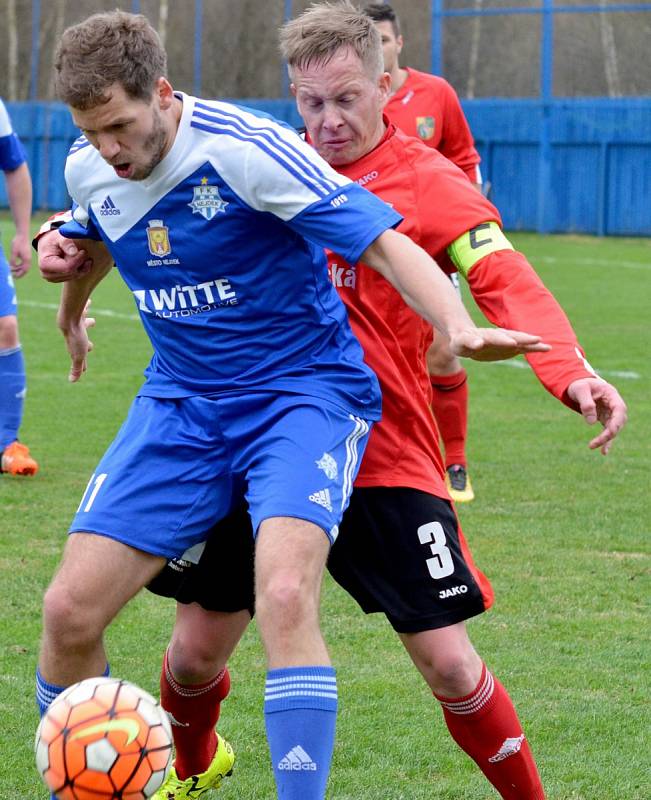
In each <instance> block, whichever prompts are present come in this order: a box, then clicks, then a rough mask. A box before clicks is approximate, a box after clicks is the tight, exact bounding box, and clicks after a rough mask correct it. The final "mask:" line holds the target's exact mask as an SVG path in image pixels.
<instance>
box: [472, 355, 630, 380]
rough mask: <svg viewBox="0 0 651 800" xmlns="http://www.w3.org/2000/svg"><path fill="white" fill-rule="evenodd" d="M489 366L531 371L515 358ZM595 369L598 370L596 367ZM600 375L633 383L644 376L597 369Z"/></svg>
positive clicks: (494, 362) (622, 370) (625, 370)
mask: <svg viewBox="0 0 651 800" xmlns="http://www.w3.org/2000/svg"><path fill="white" fill-rule="evenodd" d="M485 363H488V364H494V365H495V366H497V367H514V368H515V369H530V367H529V364H528V363H527V362H526V361H516V360H515V359H513V358H510V359H508V361H488V362H485ZM595 369H597V368H596V367H595ZM597 372H598V373H599V375H612V377H613V378H628V379H629V380H632V381H637V380H639V379H640V378H641V377H642V376H641V375H640V373H639V372H633V370H627V369H597Z"/></svg>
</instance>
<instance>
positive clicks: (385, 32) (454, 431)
mask: <svg viewBox="0 0 651 800" xmlns="http://www.w3.org/2000/svg"><path fill="white" fill-rule="evenodd" d="M364 13H366V14H368V15H369V16H370V17H371V19H372V20H373V21H374V22H375V24H376V26H377V29H378V31H379V32H380V35H381V37H382V50H383V54H384V68H385V69H386V71H387V72H388V73H389V75H391V94H390V96H389V99H388V101H387V104H386V106H385V107H384V110H385V112H386V114H387V115H388V117H389V119H390V120H391V121H392V122H394V123H395V124H396V125H397V126H398V127H399V128H400V129H401V130H402V131H404V132H405V133H407V134H409V135H410V136H418V137H419V138H420V139H421V140H422V141H423V142H424V143H425V144H426V145H428V146H429V147H433V148H434V149H436V150H438V151H439V152H440V153H443V155H444V156H445V157H446V158H449V159H450V161H452V162H453V163H454V164H456V165H457V166H458V167H459V169H461V170H462V171H463V172H465V174H466V175H467V176H468V179H469V180H470V182H471V183H473V184H475V186H476V187H477V188H478V189H481V174H480V171H479V161H480V158H479V153H478V152H477V150H476V149H475V143H474V140H473V137H472V133H471V132H470V127H469V125H468V122H467V120H466V118H465V116H464V113H463V110H462V108H461V103H460V102H459V98H458V97H457V94H456V92H455V91H454V89H453V88H452V86H450V84H449V83H448V82H447V81H446V80H444V79H443V78H440V77H439V76H437V75H429V74H428V73H426V72H419V71H418V70H415V69H410V68H404V67H401V66H400V63H399V56H400V52H401V51H402V47H403V37H402V35H401V32H400V20H399V19H398V17H397V15H396V13H395V11H394V10H393V8H392V7H391V6H390V5H389V4H388V3H370V4H369V5H367V6H366V7H365V8H364ZM450 277H451V279H452V281H453V282H454V283H455V285H456V286H457V287H458V279H457V275H456V273H455V272H453V273H452V274H451V276H450ZM427 362H428V368H429V373H430V381H431V385H432V410H433V411H434V414H435V415H436V421H437V422H438V426H439V430H440V433H441V440H442V442H443V449H444V452H445V467H446V482H447V485H448V489H449V491H450V494H451V495H452V497H453V498H454V500H456V501H457V502H469V501H470V500H472V499H473V498H474V492H473V488H472V484H471V482H470V477H469V476H468V465H467V456H466V434H467V427H468V376H467V373H466V370H465V369H464V368H463V366H462V364H461V362H460V361H459V359H458V358H456V356H455V355H454V354H453V353H452V352H451V351H450V348H449V347H448V346H447V343H446V341H445V339H444V338H442V337H437V336H435V337H434V341H433V343H432V346H431V347H430V349H429V350H428V353H427Z"/></svg>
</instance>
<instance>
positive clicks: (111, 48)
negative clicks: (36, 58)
mask: <svg viewBox="0 0 651 800" xmlns="http://www.w3.org/2000/svg"><path fill="white" fill-rule="evenodd" d="M54 70H55V87H56V92H57V95H58V96H59V97H60V98H61V100H63V102H64V103H67V104H68V105H70V106H72V107H73V108H78V109H80V110H83V111H85V110H87V109H89V108H95V106H98V105H101V104H102V103H105V102H107V101H108V99H109V98H108V95H107V89H108V88H109V87H110V86H112V85H113V84H116V83H118V84H120V85H121V86H122V88H123V89H124V91H125V92H126V94H127V95H128V96H129V97H131V98H133V99H136V100H149V99H150V98H151V96H152V94H153V92H154V88H155V85H156V81H157V80H158V79H159V78H161V77H163V76H165V74H166V72H167V55H166V53H165V50H164V48H163V45H162V44H161V40H160V38H159V36H158V34H157V33H156V31H155V30H154V29H153V28H152V26H151V25H150V24H149V22H148V20H147V18H146V17H144V16H142V15H141V14H129V13H127V12H125V11H118V10H116V11H108V12H106V13H102V14H93V16H91V17H88V19H85V20H84V21H83V22H80V23H79V24H78V25H72V26H71V27H70V28H67V29H66V30H65V31H64V32H63V35H62V36H61V40H60V41H59V44H58V46H57V50H56V54H55V56H54Z"/></svg>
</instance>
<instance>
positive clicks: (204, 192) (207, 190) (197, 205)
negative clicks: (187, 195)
mask: <svg viewBox="0 0 651 800" xmlns="http://www.w3.org/2000/svg"><path fill="white" fill-rule="evenodd" d="M188 205H189V206H190V208H191V209H192V213H193V214H201V216H202V217H203V218H204V219H207V220H208V222H210V220H211V219H212V218H213V217H214V216H215V215H216V214H225V213H226V206H227V205H228V203H227V202H226V200H222V197H221V195H220V194H219V189H218V188H217V187H216V186H210V185H209V183H208V178H202V179H201V185H200V186H195V187H194V195H193V197H192V202H191V203H188Z"/></svg>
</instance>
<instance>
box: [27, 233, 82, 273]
mask: <svg viewBox="0 0 651 800" xmlns="http://www.w3.org/2000/svg"><path fill="white" fill-rule="evenodd" d="M37 247H38V266H39V269H40V270H41V275H42V276H43V277H44V278H45V280H46V281H50V283H61V282H62V281H70V280H74V279H75V278H81V277H82V276H83V275H87V274H88V273H89V272H90V270H91V268H92V266H93V261H92V259H91V258H89V257H88V253H87V252H86V251H85V250H80V249H79V247H77V244H76V243H75V242H74V241H72V239H66V237H65V236H62V235H61V234H60V233H59V232H58V231H57V230H53V231H49V232H48V233H44V234H43V235H42V236H41V238H40V239H39V240H38V245H37Z"/></svg>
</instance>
